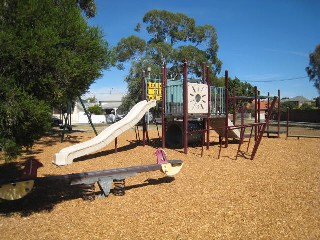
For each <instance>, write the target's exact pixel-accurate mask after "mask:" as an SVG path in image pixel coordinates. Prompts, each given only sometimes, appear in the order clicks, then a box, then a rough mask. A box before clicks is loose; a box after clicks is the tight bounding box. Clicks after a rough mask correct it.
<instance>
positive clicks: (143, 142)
mask: <svg viewBox="0 0 320 240" xmlns="http://www.w3.org/2000/svg"><path fill="white" fill-rule="evenodd" d="M145 81H146V76H145V71H142V100H145V99H146V96H147V95H146V82H145ZM146 132H147V123H146V115H144V117H143V119H142V145H143V146H145V145H146Z"/></svg>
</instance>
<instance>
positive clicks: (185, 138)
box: [183, 61, 188, 154]
mask: <svg viewBox="0 0 320 240" xmlns="http://www.w3.org/2000/svg"><path fill="white" fill-rule="evenodd" d="M183 146H184V153H185V154H187V153H188V63H187V61H185V62H184V64H183Z"/></svg>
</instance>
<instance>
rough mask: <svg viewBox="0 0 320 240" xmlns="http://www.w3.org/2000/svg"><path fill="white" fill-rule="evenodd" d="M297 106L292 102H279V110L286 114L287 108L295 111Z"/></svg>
mask: <svg viewBox="0 0 320 240" xmlns="http://www.w3.org/2000/svg"><path fill="white" fill-rule="evenodd" d="M297 107H298V106H296V104H294V103H293V102H290V101H288V102H281V104H280V110H281V111H282V112H286V111H287V108H289V109H295V108H297Z"/></svg>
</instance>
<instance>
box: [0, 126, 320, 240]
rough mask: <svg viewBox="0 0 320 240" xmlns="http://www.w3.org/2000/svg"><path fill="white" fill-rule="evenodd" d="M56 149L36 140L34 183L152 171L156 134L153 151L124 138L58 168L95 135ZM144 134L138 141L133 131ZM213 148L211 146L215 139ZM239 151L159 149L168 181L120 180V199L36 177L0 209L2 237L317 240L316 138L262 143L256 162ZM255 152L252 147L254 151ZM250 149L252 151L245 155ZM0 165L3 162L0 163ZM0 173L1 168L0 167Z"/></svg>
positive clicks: (319, 174) (51, 142) (319, 164)
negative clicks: (171, 171) (87, 196)
mask: <svg viewBox="0 0 320 240" xmlns="http://www.w3.org/2000/svg"><path fill="white" fill-rule="evenodd" d="M69 135H70V136H69V137H68V138H67V139H65V141H64V142H63V143H60V138H59V137H58V136H56V135H55V136H48V137H45V138H43V139H41V141H39V142H38V143H37V144H36V145H35V147H34V148H33V150H32V151H33V152H32V153H31V154H28V155H27V154H25V155H24V156H22V157H21V158H20V161H18V163H19V162H23V161H25V160H26V159H27V158H30V157H34V158H36V159H38V160H39V161H40V162H41V163H42V164H43V165H44V167H42V168H40V169H39V171H38V175H39V177H45V176H52V175H60V174H69V173H78V172H84V171H94V170H102V169H111V168H118V167H129V166H137V165H144V164H153V163H155V156H154V154H153V153H154V151H155V149H156V148H157V147H158V133H157V131H156V130H151V131H150V132H149V136H150V138H151V139H152V142H151V145H148V146H145V147H143V146H141V145H139V144H137V142H136V133H135V131H133V130H129V131H127V132H126V133H124V134H122V135H121V136H120V137H119V138H118V153H114V149H113V147H114V143H111V144H110V145H109V146H107V147H106V148H105V149H103V150H102V151H99V152H98V153H96V154H91V155H89V156H87V157H83V158H80V159H78V160H77V161H75V162H74V163H73V164H72V165H68V166H63V167H57V166H55V165H53V164H52V160H53V156H54V154H55V153H57V152H59V151H60V149H62V148H64V147H66V146H70V145H72V144H75V143H77V142H83V141H86V140H89V139H91V138H92V137H94V134H93V133H92V132H88V131H76V132H74V133H70V134H69ZM140 135H141V133H140ZM211 140H212V141H213V142H217V141H218V139H217V138H216V136H214V135H212V136H211ZM246 144H247V142H245V143H244V145H243V146H242V149H243V150H244V152H243V154H242V156H239V157H238V159H237V160H235V154H236V150H237V147H238V145H237V144H229V148H227V149H225V148H223V149H222V151H221V157H220V159H217V156H218V152H219V147H218V145H217V144H212V145H213V146H210V149H209V150H206V149H205V150H204V155H203V156H202V157H201V148H200V147H194V148H192V147H190V148H189V153H188V155H185V154H184V153H183V149H176V150H174V149H166V152H167V154H168V158H169V159H181V160H183V161H184V166H183V168H182V170H181V172H180V173H179V174H177V175H176V176H175V177H174V178H168V177H165V176H164V175H163V174H162V173H161V172H148V173H141V174H139V175H137V176H135V177H131V178H127V179H126V188H125V190H126V191H125V195H124V196H121V197H120V196H115V195H112V194H111V195H109V197H107V198H99V199H96V200H94V201H83V200H82V198H81V196H82V195H81V194H82V192H81V189H79V188H77V187H70V186H69V185H68V184H66V183H63V182H52V181H51V182H50V181H45V180H44V179H40V180H39V181H38V182H37V185H36V188H35V190H34V191H33V192H32V193H31V194H30V195H29V196H27V197H26V198H24V199H21V200H19V201H15V202H2V203H0V214H1V215H0V228H1V233H2V236H3V237H4V239H6V240H9V239H15V240H17V239H24V238H26V237H27V238H28V239H160V238H161V239H319V238H320V198H319V196H320V188H319V186H320V159H319V156H320V148H319V144H320V139H300V140H297V139H293V138H290V139H288V140H285V136H284V135H281V138H263V140H262V142H261V145H260V147H259V149H258V152H257V154H256V157H255V159H254V160H253V161H251V160H249V159H248V158H249V155H248V154H246V153H245V150H246V146H247V145H246ZM251 145H252V144H251ZM249 148H250V149H252V146H250V147H249ZM1 164H3V162H2V161H1ZM0 168H1V166H0Z"/></svg>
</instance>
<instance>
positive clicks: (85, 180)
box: [0, 149, 183, 200]
mask: <svg viewBox="0 0 320 240" xmlns="http://www.w3.org/2000/svg"><path fill="white" fill-rule="evenodd" d="M155 155H156V156H157V163H156V164H149V165H142V166H132V167H126V168H116V169H109V170H100V171H93V172H83V173H72V174H67V175H58V176H48V177H42V178H40V179H39V178H37V169H38V168H39V167H42V166H43V165H42V164H41V163H40V162H38V161H37V160H34V159H31V160H29V161H27V162H26V165H25V168H24V170H23V173H22V176H21V177H20V178H19V179H17V180H9V181H4V180H2V181H1V182H0V199H2V200H17V199H20V198H23V197H25V196H26V195H28V194H29V193H30V192H31V191H32V189H33V186H34V183H35V181H37V180H41V179H45V180H47V181H58V180H60V181H64V182H67V183H70V185H80V186H81V188H82V190H83V198H84V199H85V200H93V199H94V198H95V184H96V183H97V185H98V186H99V189H100V192H101V194H100V196H101V197H107V196H108V195H109V193H110V191H111V189H112V187H114V188H113V193H114V194H115V195H118V196H122V195H124V193H125V179H126V178H128V177H133V176H135V175H137V174H138V173H142V172H150V171H158V170H159V171H161V172H163V173H164V174H166V175H167V176H174V175H175V174H177V173H178V172H179V171H180V170H181V168H182V166H183V161H181V160H167V157H166V154H165V152H164V151H163V149H157V150H156V152H155Z"/></svg>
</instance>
